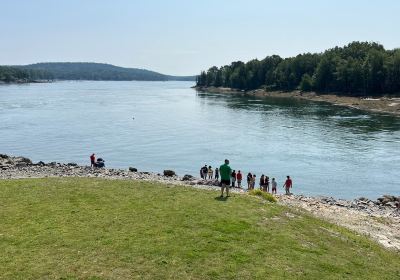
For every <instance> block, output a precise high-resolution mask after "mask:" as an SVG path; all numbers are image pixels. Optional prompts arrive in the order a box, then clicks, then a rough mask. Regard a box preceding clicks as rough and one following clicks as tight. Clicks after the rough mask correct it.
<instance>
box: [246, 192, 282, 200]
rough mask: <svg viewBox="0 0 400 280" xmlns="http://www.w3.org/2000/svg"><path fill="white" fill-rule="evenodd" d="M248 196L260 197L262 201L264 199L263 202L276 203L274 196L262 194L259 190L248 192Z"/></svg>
mask: <svg viewBox="0 0 400 280" xmlns="http://www.w3.org/2000/svg"><path fill="white" fill-rule="evenodd" d="M249 194H250V195H255V196H260V197H262V198H263V199H265V200H267V201H269V202H277V199H276V197H275V196H273V195H272V194H270V193H267V192H263V191H261V190H251V191H249Z"/></svg>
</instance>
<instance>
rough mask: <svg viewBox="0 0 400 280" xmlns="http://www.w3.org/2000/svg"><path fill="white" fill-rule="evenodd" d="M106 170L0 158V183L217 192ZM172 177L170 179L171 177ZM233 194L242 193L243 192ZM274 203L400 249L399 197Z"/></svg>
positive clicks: (198, 183) (210, 186)
mask: <svg viewBox="0 0 400 280" xmlns="http://www.w3.org/2000/svg"><path fill="white" fill-rule="evenodd" d="M130 170H131V171H130ZM130 170H129V169H126V170H123V169H108V168H91V167H89V166H79V165H77V164H75V163H67V164H63V163H56V162H51V163H44V162H38V163H32V161H31V160H30V159H27V158H24V157H11V156H7V155H0V180H1V179H24V178H50V177H82V178H104V179H111V180H135V181H152V182H157V183H161V184H168V185H170V186H171V185H180V186H186V187H191V188H197V189H204V190H209V191H218V190H219V188H218V182H217V181H212V180H211V181H204V180H201V179H199V178H195V177H193V176H190V175H185V176H177V175H174V174H173V172H172V173H171V172H168V171H167V172H166V173H165V174H166V175H164V174H156V173H151V172H138V171H136V170H135V169H133V168H131V169H130ZM171 175H172V176H171ZM232 192H233V193H241V194H246V193H247V191H246V190H243V189H237V188H235V189H232ZM277 198H278V201H279V202H278V203H280V204H282V205H286V206H289V207H295V208H299V209H303V210H305V211H307V212H309V213H312V214H313V215H315V216H317V217H319V218H322V219H324V220H327V221H329V222H332V223H335V224H337V225H340V226H344V227H347V228H349V229H351V230H354V231H356V232H358V233H361V234H363V235H367V236H369V237H371V238H372V239H373V240H375V241H377V242H378V243H380V244H381V245H383V246H384V247H386V248H391V249H395V250H400V210H399V209H398V208H397V205H398V204H399V202H400V197H395V196H391V195H386V196H384V197H381V198H378V199H377V200H376V201H373V200H369V199H366V198H357V199H353V200H343V199H337V198H332V197H307V196H303V195H291V196H286V195H277Z"/></svg>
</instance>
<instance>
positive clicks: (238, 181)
mask: <svg viewBox="0 0 400 280" xmlns="http://www.w3.org/2000/svg"><path fill="white" fill-rule="evenodd" d="M236 179H237V186H238V188H241V187H242V173H240V170H239V171H238V173H237V174H236Z"/></svg>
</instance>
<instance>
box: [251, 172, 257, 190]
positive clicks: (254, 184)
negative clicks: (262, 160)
mask: <svg viewBox="0 0 400 280" xmlns="http://www.w3.org/2000/svg"><path fill="white" fill-rule="evenodd" d="M255 186H256V174H253V177H252V178H251V189H252V190H254V187H255Z"/></svg>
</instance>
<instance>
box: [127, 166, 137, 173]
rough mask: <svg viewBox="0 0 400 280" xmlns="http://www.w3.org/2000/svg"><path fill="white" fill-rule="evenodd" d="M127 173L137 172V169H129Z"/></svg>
mask: <svg viewBox="0 0 400 280" xmlns="http://www.w3.org/2000/svg"><path fill="white" fill-rule="evenodd" d="M129 171H130V172H137V168H135V167H129Z"/></svg>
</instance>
